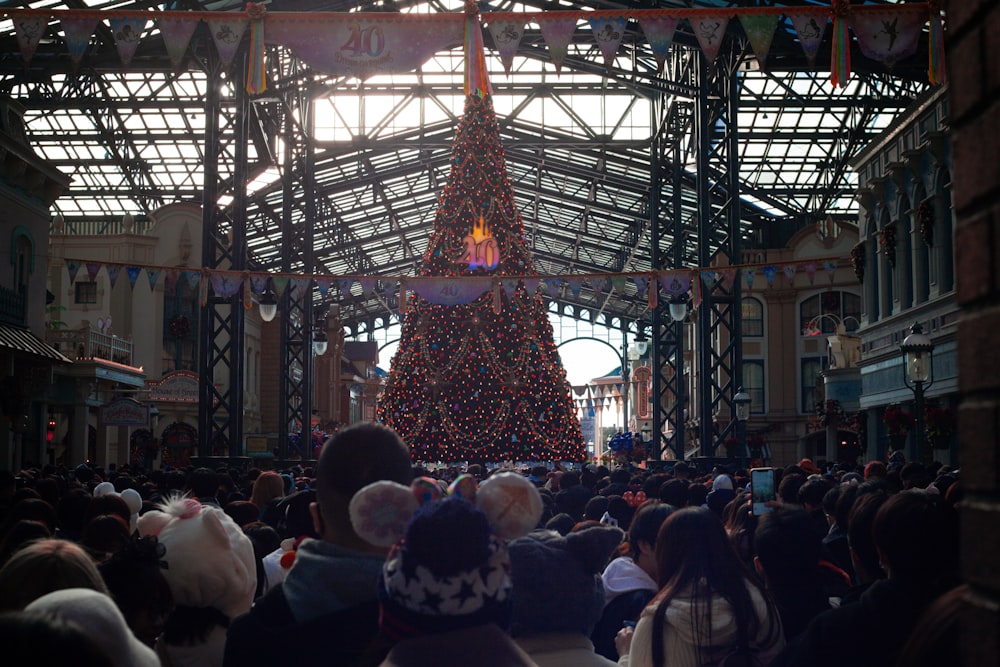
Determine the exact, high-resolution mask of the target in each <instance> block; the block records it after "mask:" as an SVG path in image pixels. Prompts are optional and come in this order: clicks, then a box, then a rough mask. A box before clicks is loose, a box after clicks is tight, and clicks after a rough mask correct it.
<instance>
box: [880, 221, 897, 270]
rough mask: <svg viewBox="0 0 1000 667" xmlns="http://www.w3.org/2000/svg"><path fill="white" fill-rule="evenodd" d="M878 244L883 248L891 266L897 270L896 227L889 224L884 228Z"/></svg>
mask: <svg viewBox="0 0 1000 667" xmlns="http://www.w3.org/2000/svg"><path fill="white" fill-rule="evenodd" d="M878 244H879V245H880V246H882V252H883V254H885V258H886V259H887V260H889V266H891V267H892V268H896V225H895V224H893V223H889V224H888V225H886V226H885V227H883V228H882V231H881V232H879V235H878Z"/></svg>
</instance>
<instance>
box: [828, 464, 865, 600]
mask: <svg viewBox="0 0 1000 667" xmlns="http://www.w3.org/2000/svg"><path fill="white" fill-rule="evenodd" d="M857 496H858V486H856V485H854V484H851V483H841V484H840V485H839V486H835V487H833V488H832V489H830V490H829V491H827V492H826V495H825V496H823V512H824V513H825V514H826V520H827V524H829V526H830V528H829V530H828V531H827V534H826V535H825V536H824V537H823V558H824V559H825V560H828V561H829V562H831V563H833V564H834V565H836V566H837V567H839V568H840V569H841V570H843V571H844V572H846V573H847V575H848V576H849V577H851V579H852V581H853V579H854V566H853V565H851V547H850V543H849V542H848V539H847V524H848V521H849V519H850V515H851V508H852V507H854V500H855V498H857Z"/></svg>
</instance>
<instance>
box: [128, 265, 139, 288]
mask: <svg viewBox="0 0 1000 667" xmlns="http://www.w3.org/2000/svg"><path fill="white" fill-rule="evenodd" d="M140 273H142V267H139V266H126V267H125V275H127V276H128V286H129V287H131V288H132V289H135V282H136V281H137V280H139V274H140Z"/></svg>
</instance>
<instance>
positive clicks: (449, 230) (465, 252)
mask: <svg viewBox="0 0 1000 667" xmlns="http://www.w3.org/2000/svg"><path fill="white" fill-rule="evenodd" d="M471 8H472V10H473V11H472V12H471V13H470V15H469V21H468V22H467V30H469V31H470V32H469V37H470V39H467V40H466V45H467V50H466V63H467V74H466V76H467V86H466V89H467V96H466V101H465V111H464V114H463V116H462V119H461V121H460V123H459V126H458V129H457V132H456V137H455V142H454V144H453V146H452V157H451V166H452V168H451V174H450V176H449V179H448V182H447V184H446V185H445V187H444V188H443V189H442V193H441V198H440V201H439V205H438V209H437V212H436V216H435V220H434V231H433V233H432V235H431V238H430V243H429V245H428V249H427V252H426V254H425V255H424V257H423V262H422V265H421V268H420V276H421V277H437V278H451V277H457V276H489V277H491V278H495V280H494V281H493V287H492V289H490V290H488V291H485V292H483V293H482V294H480V295H479V296H477V297H476V298H474V299H472V300H471V301H469V302H467V303H459V304H457V305H441V304H437V303H432V302H431V301H429V300H427V299H425V298H423V297H421V296H420V295H414V296H412V297H411V298H409V299H407V307H406V310H405V313H404V315H403V324H402V334H401V338H400V343H399V347H398V348H397V351H396V355H395V357H394V358H393V360H392V364H391V366H390V367H391V371H390V374H389V378H388V380H387V383H386V387H385V390H384V391H383V393H382V395H381V398H380V400H379V403H378V418H379V419H380V420H381V421H382V422H384V423H386V424H387V425H389V426H391V427H393V428H394V429H395V430H396V431H397V432H399V434H400V435H401V436H402V437H403V439H404V440H405V441H406V442H407V444H409V445H410V448H411V450H412V452H413V457H414V459H415V460H418V461H507V460H519V461H528V460H531V461H550V460H558V461H582V460H583V459H584V457H585V448H584V442H583V436H582V435H581V432H580V423H579V420H578V418H577V416H576V410H575V408H574V405H573V400H572V397H571V393H570V386H569V383H568V382H567V380H566V371H565V369H564V368H563V366H562V363H561V361H560V359H559V353H558V350H557V349H556V346H555V342H554V339H553V333H552V325H551V323H550V322H549V319H548V309H547V308H546V304H545V302H544V301H543V299H542V297H541V296H540V295H539V294H538V293H536V290H535V289H534V287H532V288H529V287H528V286H527V285H526V284H525V283H526V280H525V279H526V278H528V279H530V277H531V276H534V275H535V272H534V263H533V261H532V258H531V254H530V253H529V252H528V250H527V248H526V246H525V243H524V223H523V221H522V219H521V214H520V212H519V211H518V210H517V206H516V205H515V203H514V196H513V191H512V188H511V184H510V180H509V178H508V176H507V167H506V159H505V156H504V150H503V147H502V146H501V144H500V134H499V128H498V125H497V120H496V113H495V111H494V109H493V102H492V99H491V96H490V93H489V83H488V80H486V79H485V78H484V77H485V69H484V67H483V61H482V57H483V56H482V32H481V30H482V29H481V27H480V26H479V23H478V18H477V17H476V16H475V14H474V11H475V7H474V5H473V6H471ZM527 282H529V284H530V283H532V281H530V280H528V281H527Z"/></svg>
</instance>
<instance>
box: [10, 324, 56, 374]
mask: <svg viewBox="0 0 1000 667" xmlns="http://www.w3.org/2000/svg"><path fill="white" fill-rule="evenodd" d="M0 350H10V351H13V352H14V353H20V354H27V355H31V356H34V357H41V358H43V359H47V360H49V361H53V362H56V363H62V364H71V363H73V362H72V361H70V360H69V359H67V358H66V357H64V356H63V355H61V354H60V353H59V352H58V351H57V350H55V349H53V348H52V346H50V345H48V344H47V343H46V342H45V341H43V340H41V339H40V338H38V337H37V336H36V335H35V334H33V333H31V332H30V331H28V330H27V329H21V328H18V327H12V326H9V325H6V324H0Z"/></svg>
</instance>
